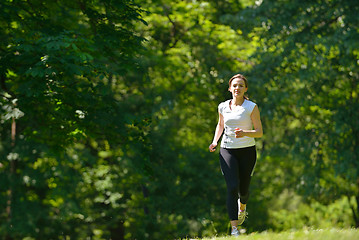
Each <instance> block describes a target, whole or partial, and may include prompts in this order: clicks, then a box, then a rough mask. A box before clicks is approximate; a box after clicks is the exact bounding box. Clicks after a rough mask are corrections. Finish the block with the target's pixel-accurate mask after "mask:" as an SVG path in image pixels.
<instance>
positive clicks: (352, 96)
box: [228, 1, 359, 226]
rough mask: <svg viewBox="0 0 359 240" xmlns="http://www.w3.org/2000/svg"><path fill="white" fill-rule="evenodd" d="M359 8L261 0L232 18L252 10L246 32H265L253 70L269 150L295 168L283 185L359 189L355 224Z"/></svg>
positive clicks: (318, 191) (311, 193)
mask: <svg viewBox="0 0 359 240" xmlns="http://www.w3.org/2000/svg"><path fill="white" fill-rule="evenodd" d="M357 11H358V5H357V3H356V2H355V1H263V2H258V3H257V5H254V6H252V7H250V8H248V9H247V10H246V11H244V12H241V13H239V14H238V15H235V16H234V17H233V18H232V19H237V20H240V19H246V20H247V19H249V18H248V16H253V21H250V22H249V24H247V25H246V26H248V28H247V29H246V31H245V32H246V33H247V34H248V36H253V34H254V35H255V36H260V39H261V40H260V46H259V47H258V49H257V51H256V53H255V54H254V55H253V62H255V66H254V68H253V69H252V71H251V73H250V78H252V79H253V78H255V79H257V81H258V82H261V83H262V84H261V85H257V86H258V91H261V92H262V95H261V96H260V101H261V102H262V103H263V105H264V109H263V110H262V115H263V118H264V122H265V126H264V129H265V135H266V138H265V140H264V143H263V144H264V146H263V147H264V154H265V155H268V156H271V157H268V159H271V163H272V164H274V165H275V166H281V167H282V168H285V169H287V170H288V171H290V172H291V173H293V174H285V175H283V176H282V177H284V178H285V179H286V182H287V185H286V186H285V185H282V189H283V188H292V189H299V190H300V191H299V193H300V194H304V196H306V197H307V199H316V200H319V201H321V202H323V203H329V202H331V201H333V200H334V199H338V198H340V197H342V196H348V199H349V200H350V203H351V204H352V202H351V198H352V197H353V196H355V199H356V204H353V216H354V219H355V225H356V226H358V225H359V222H358V219H359V218H358V213H359V209H358V208H356V209H354V206H359V204H358V200H359V198H358V194H359V192H358V190H359V189H358V187H359V185H358V182H359V181H358V179H359V172H358V152H359V148H358V136H359V135H358V124H357V123H356V121H357V119H358V111H357V109H358V106H359V100H358V90H359V89H358V77H359V75H358V74H357V69H358V63H357V59H358V51H357V49H358V42H357V41H355V39H358V32H357V30H356V29H357V27H356V26H357V24H358V21H359V20H358V18H357V17H356V12H357ZM239 16H242V18H240V17H239ZM228 19H229V20H228V23H229V24H231V26H233V27H234V28H237V26H238V25H240V24H241V23H243V22H241V21H231V20H230V18H228ZM247 23H248V22H247ZM275 156H278V157H275ZM273 157H274V158H273ZM279 176H280V175H278V177H279ZM273 179H274V180H275V179H276V178H273Z"/></svg>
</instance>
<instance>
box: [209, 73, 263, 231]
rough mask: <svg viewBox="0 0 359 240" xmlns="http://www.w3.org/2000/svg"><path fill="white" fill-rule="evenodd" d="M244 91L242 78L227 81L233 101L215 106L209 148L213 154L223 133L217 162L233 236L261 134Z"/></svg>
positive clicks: (256, 112) (241, 214)
mask: <svg viewBox="0 0 359 240" xmlns="http://www.w3.org/2000/svg"><path fill="white" fill-rule="evenodd" d="M247 90H248V82H247V79H246V78H245V77H244V76H243V75H241V74H237V75H234V76H233V77H232V78H231V79H230V80H229V88H228V91H230V92H231V93H232V99H230V100H227V101H225V102H222V103H220V104H219V105H218V112H219V120H218V124H217V127H216V131H215V133H214V138H213V141H212V144H211V145H210V146H209V150H210V151H211V152H214V151H215V150H216V147H217V143H218V141H219V139H220V137H221V136H222V133H223V137H222V141H221V148H220V153H219V159H220V165H221V170H222V173H223V175H224V178H225V180H226V184H227V211H228V215H229V218H230V221H231V226H232V232H231V235H233V236H238V235H239V231H238V228H237V226H238V225H241V224H242V223H243V222H244V220H245V218H246V217H247V212H246V206H247V202H248V198H249V184H250V181H251V177H252V175H253V171H254V167H255V165H256V160H257V153H256V147H255V140H254V138H260V137H262V135H263V130H262V123H261V119H260V113H259V109H258V107H257V105H256V104H255V103H254V102H252V101H250V100H249V99H248V98H247V97H246V96H245V95H244V94H245V93H246V92H247Z"/></svg>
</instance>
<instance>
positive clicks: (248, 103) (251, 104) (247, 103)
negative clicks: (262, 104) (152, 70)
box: [244, 99, 257, 112]
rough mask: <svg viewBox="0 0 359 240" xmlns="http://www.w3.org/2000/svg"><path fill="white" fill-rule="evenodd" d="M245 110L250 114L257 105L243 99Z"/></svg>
mask: <svg viewBox="0 0 359 240" xmlns="http://www.w3.org/2000/svg"><path fill="white" fill-rule="evenodd" d="M244 101H245V108H247V109H248V110H249V111H250V112H252V110H253V109H254V107H255V106H256V105H257V104H256V103H255V102H253V101H251V100H248V99H245V100H244Z"/></svg>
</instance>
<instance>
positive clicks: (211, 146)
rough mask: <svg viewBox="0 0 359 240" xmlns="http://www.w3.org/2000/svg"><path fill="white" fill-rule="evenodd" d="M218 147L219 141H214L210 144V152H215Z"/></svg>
mask: <svg viewBox="0 0 359 240" xmlns="http://www.w3.org/2000/svg"><path fill="white" fill-rule="evenodd" d="M216 147H217V143H212V144H211V145H209V147H208V148H209V151H210V152H214V151H216Z"/></svg>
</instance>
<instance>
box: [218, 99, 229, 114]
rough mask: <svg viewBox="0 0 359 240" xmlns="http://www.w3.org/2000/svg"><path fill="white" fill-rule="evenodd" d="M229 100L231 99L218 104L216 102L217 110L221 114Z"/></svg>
mask: <svg viewBox="0 0 359 240" xmlns="http://www.w3.org/2000/svg"><path fill="white" fill-rule="evenodd" d="M229 101H231V100H226V101H224V102H221V103H220V104H218V111H219V112H220V113H221V114H223V109H225V108H226V107H227V106H229Z"/></svg>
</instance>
